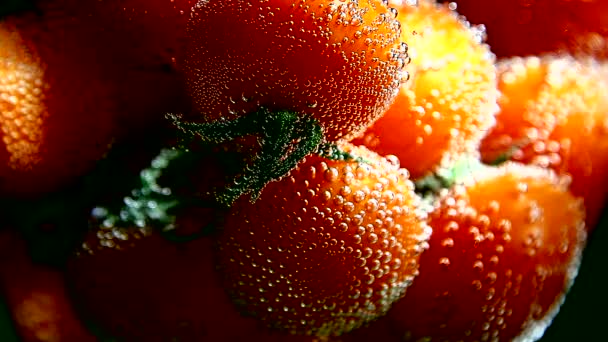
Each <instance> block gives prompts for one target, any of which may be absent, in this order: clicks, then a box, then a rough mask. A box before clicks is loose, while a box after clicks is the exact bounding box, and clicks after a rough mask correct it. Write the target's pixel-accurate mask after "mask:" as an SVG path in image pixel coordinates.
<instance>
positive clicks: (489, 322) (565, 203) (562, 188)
mask: <svg viewBox="0 0 608 342" xmlns="http://www.w3.org/2000/svg"><path fill="white" fill-rule="evenodd" d="M584 219H585V212H584V208H583V205H582V201H581V200H580V199H579V198H576V197H575V196H573V195H572V194H571V193H570V192H569V190H568V182H567V179H565V178H560V177H558V176H556V175H555V174H554V173H552V172H550V171H548V170H544V169H541V168H536V167H530V166H524V165H521V164H514V163H509V164H505V165H503V166H501V167H500V168H497V169H490V168H485V169H482V171H478V172H475V173H473V174H472V175H471V176H470V179H468V180H465V181H464V183H463V184H460V185H457V186H456V187H455V188H453V189H450V190H448V189H446V190H444V191H443V192H442V194H441V196H440V199H439V201H438V203H437V204H436V207H435V210H434V211H433V212H432V213H431V214H430V215H429V225H430V226H431V227H432V228H433V235H432V236H431V239H430V241H429V245H430V248H429V249H428V250H427V251H426V252H424V253H423V254H422V256H421V259H420V275H419V276H418V277H417V278H416V279H415V280H414V283H413V284H412V286H410V288H409V289H408V290H407V292H406V295H405V297H404V298H403V299H402V300H400V301H398V302H397V303H395V305H394V306H393V308H392V309H391V311H390V312H389V314H388V316H387V318H385V319H386V320H387V321H388V322H389V324H390V326H391V328H392V329H393V330H394V331H395V332H398V335H397V336H410V337H411V338H412V339H413V340H419V339H422V338H429V339H432V340H435V339H437V340H441V341H480V340H501V341H503V340H504V341H512V340H515V339H517V338H519V339H527V340H528V339H529V340H536V339H538V338H540V336H542V333H543V331H544V329H545V328H546V327H547V326H548V325H549V324H550V322H551V320H552V318H553V317H554V316H555V314H556V313H557V311H558V310H559V307H560V305H561V303H562V302H563V300H564V296H565V293H566V291H567V290H568V289H569V288H570V286H571V284H572V283H573V281H574V278H575V277H576V274H577V270H578V265H579V264H580V259H581V252H582V249H583V247H584V245H585V241H586V239H585V238H586V232H585V228H584Z"/></svg>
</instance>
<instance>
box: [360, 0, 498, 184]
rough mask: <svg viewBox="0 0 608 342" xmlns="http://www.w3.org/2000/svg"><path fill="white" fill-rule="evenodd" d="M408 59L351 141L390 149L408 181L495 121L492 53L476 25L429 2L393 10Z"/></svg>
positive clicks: (441, 163)
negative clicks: (384, 107)
mask: <svg viewBox="0 0 608 342" xmlns="http://www.w3.org/2000/svg"><path fill="white" fill-rule="evenodd" d="M396 8H397V10H398V11H399V15H398V17H397V18H398V19H399V21H400V22H401V27H402V33H401V38H402V39H403V40H404V41H405V42H407V44H408V47H409V49H408V52H409V55H410V57H411V60H412V62H411V63H410V65H409V71H410V75H411V77H410V80H409V81H408V82H406V83H405V84H403V85H402V86H401V89H400V91H399V94H398V95H397V98H396V100H395V103H394V104H393V105H392V106H391V107H390V108H389V110H388V111H387V112H386V114H384V116H382V117H381V118H380V119H379V120H378V121H376V123H375V124H374V125H373V126H372V127H370V128H369V129H368V130H367V131H366V132H365V133H364V135H363V136H362V137H361V138H360V139H357V140H355V141H354V143H356V144H364V145H366V146H367V147H369V148H370V149H372V150H374V151H376V152H378V153H380V154H383V155H387V154H393V155H395V156H397V157H398V158H399V159H400V161H401V166H403V167H405V168H406V169H408V170H409V171H410V173H411V174H412V177H413V178H414V179H416V178H420V177H422V176H425V175H426V174H428V173H431V172H434V171H437V169H438V168H442V167H450V166H451V165H452V164H453V163H454V162H455V161H456V160H458V159H459V158H460V157H461V156H462V155H463V154H464V153H470V152H472V151H475V150H476V149H477V146H478V144H479V141H480V140H481V138H482V136H483V135H484V134H485V132H486V131H487V130H488V128H490V126H491V125H493V124H494V114H495V112H496V109H497V108H496V107H497V106H496V99H497V97H498V92H497V91H496V70H495V67H494V56H493V55H492V54H491V53H490V51H489V47H488V46H487V45H485V44H483V43H482V40H483V35H482V33H481V31H480V30H479V29H478V28H474V27H471V26H470V25H469V23H467V22H466V21H464V20H463V19H462V18H461V17H459V16H458V14H457V13H456V12H454V11H453V10H451V9H450V8H449V7H448V6H442V5H438V4H436V3H434V2H420V3H418V4H416V5H408V4H406V3H403V4H402V5H399V6H397V7H396Z"/></svg>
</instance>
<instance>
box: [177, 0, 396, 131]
mask: <svg viewBox="0 0 608 342" xmlns="http://www.w3.org/2000/svg"><path fill="white" fill-rule="evenodd" d="M187 35H188V43H187V46H186V54H185V56H184V59H183V66H184V72H185V74H186V81H187V88H188V91H189V93H190V96H191V97H192V100H193V102H194V109H195V112H194V113H191V115H188V116H185V117H184V119H186V120H191V121H198V122H213V121H217V120H220V119H225V120H229V119H235V118H237V117H241V116H244V115H245V114H247V113H251V112H254V111H257V110H258V109H259V108H260V107H265V108H267V109H269V110H271V111H276V110H288V111H293V112H296V113H298V114H300V115H303V116H308V117H312V118H314V119H315V120H317V121H318V122H319V123H320V124H321V126H322V127H323V129H324V131H325V137H326V139H327V140H329V141H335V140H337V139H342V138H344V139H350V138H352V137H353V136H354V135H355V134H356V133H358V132H361V131H362V130H363V129H365V128H366V127H367V126H368V125H369V124H370V123H371V122H373V121H374V120H376V119H377V118H378V117H379V116H380V115H382V114H383V113H384V111H385V110H386V109H387V107H388V105H389V104H390V103H391V101H392V100H393V98H394V96H395V95H396V90H397V88H398V87H399V85H400V83H401V79H402V77H403V66H404V65H405V63H406V58H407V55H406V53H405V45H404V44H402V43H401V41H400V28H399V23H398V22H397V21H396V20H395V12H394V11H393V10H391V9H390V8H389V7H388V6H387V5H386V3H385V2H384V1H380V0H366V1H351V0H349V1H327V0H323V1H322V0H315V1H299V2H293V1H286V0H271V1H262V0H252V1H201V2H199V3H198V4H197V6H195V8H194V11H193V14H192V19H191V21H190V23H189V25H188V32H187Z"/></svg>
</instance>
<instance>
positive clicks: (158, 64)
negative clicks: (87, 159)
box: [36, 0, 196, 136]
mask: <svg viewBox="0 0 608 342" xmlns="http://www.w3.org/2000/svg"><path fill="white" fill-rule="evenodd" d="M194 3H196V1H194V0H158V1H156V0H153V1H145V0H100V1H98V0H43V1H36V5H37V7H38V10H39V12H40V13H42V15H43V16H44V18H45V19H44V20H49V18H51V19H50V20H59V19H61V20H66V21H69V22H70V25H71V29H72V30H74V31H83V32H86V35H87V37H86V39H87V40H89V41H92V42H94V46H96V47H97V50H96V53H97V55H98V61H99V63H98V64H99V66H100V67H101V68H103V72H104V73H105V74H106V76H107V77H108V78H111V80H112V85H113V87H115V89H116V97H117V102H118V111H119V112H120V115H118V116H117V118H118V119H119V120H120V125H119V126H120V128H121V132H122V135H127V136H132V135H134V134H138V133H140V132H141V131H142V130H143V129H147V128H148V127H151V126H159V125H161V124H162V122H163V120H164V115H165V114H166V113H168V112H173V113H177V112H182V111H186V110H188V108H189V107H190V106H189V100H188V99H187V96H186V94H185V90H184V82H183V78H182V76H181V75H180V74H179V73H178V72H176V70H175V61H176V56H177V55H178V54H179V53H180V51H182V50H183V45H184V37H185V28H186V23H187V22H188V19H189V18H190V16H189V14H188V13H189V12H190V9H191V6H192V5H194ZM99 47H103V48H99Z"/></svg>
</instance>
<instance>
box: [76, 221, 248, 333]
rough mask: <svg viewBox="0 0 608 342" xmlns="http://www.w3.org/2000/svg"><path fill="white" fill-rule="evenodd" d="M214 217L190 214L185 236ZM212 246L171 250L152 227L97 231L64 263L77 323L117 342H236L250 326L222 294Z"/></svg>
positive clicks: (205, 241)
mask: <svg viewBox="0 0 608 342" xmlns="http://www.w3.org/2000/svg"><path fill="white" fill-rule="evenodd" d="M212 217H213V212H212V211H210V212H206V213H205V212H204V211H203V212H199V213H196V214H195V215H194V216H192V219H191V221H190V222H189V223H187V224H189V225H190V226H189V227H188V228H187V229H192V228H194V229H198V227H199V225H200V226H204V225H205V224H206V223H207V222H209V220H210V219H211V218H212ZM197 221H198V222H197ZM212 246H213V239H212V238H211V237H206V238H201V239H198V240H194V241H191V242H187V243H175V242H171V241H168V240H166V239H165V238H164V237H163V236H162V235H161V234H159V233H158V232H157V231H154V230H153V229H152V228H145V229H137V228H134V227H126V228H122V227H112V228H104V227H99V228H98V229H96V230H94V231H92V232H91V233H90V234H89V235H88V237H87V239H86V240H85V242H84V244H83V247H82V249H81V250H80V251H79V253H78V255H77V256H76V257H75V258H74V259H73V260H71V261H70V263H69V268H68V288H69V290H70V292H71V294H72V297H73V299H74V301H75V302H76V303H78V306H79V307H78V309H79V310H80V313H81V315H82V317H84V318H86V319H89V320H91V321H92V322H93V323H94V324H96V325H98V326H99V327H100V328H101V329H102V330H103V331H104V332H106V333H107V334H109V335H110V336H113V337H116V338H120V339H124V340H127V341H173V340H179V341H200V340H208V341H237V340H239V339H243V338H245V337H246V336H247V335H250V334H251V332H252V331H255V330H256V329H257V328H256V321H255V320H253V319H251V318H249V319H248V318H244V317H241V316H239V314H238V312H237V311H236V309H235V308H234V307H233V305H232V303H231V302H230V299H229V298H228V296H227V294H226V293H225V292H224V289H223V288H222V286H221V283H220V281H219V279H218V276H217V275H216V273H215V272H216V271H215V263H214V258H213V252H212V251H213V248H212Z"/></svg>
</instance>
